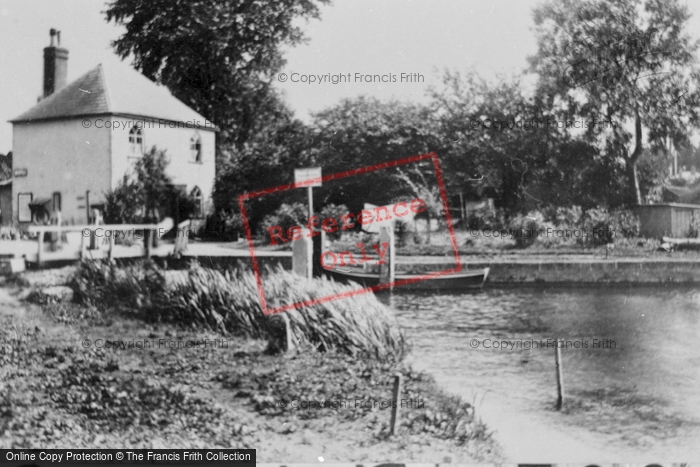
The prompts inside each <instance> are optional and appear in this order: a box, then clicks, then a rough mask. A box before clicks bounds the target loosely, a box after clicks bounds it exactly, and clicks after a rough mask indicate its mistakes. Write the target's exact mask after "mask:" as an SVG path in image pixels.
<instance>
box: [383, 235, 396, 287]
mask: <svg viewBox="0 0 700 467" xmlns="http://www.w3.org/2000/svg"><path fill="white" fill-rule="evenodd" d="M385 243H388V246H387V252H386V253H385V256H384V261H385V264H380V265H379V283H380V284H389V283H392V282H394V277H395V270H396V249H395V248H394V229H393V228H392V227H391V226H389V227H380V228H379V248H380V249H381V250H383V249H384V246H383V245H384V244H385Z"/></svg>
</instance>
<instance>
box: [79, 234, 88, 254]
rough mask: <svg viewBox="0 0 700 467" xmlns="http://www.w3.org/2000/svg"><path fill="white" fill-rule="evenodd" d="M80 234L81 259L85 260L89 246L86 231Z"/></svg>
mask: <svg viewBox="0 0 700 467" xmlns="http://www.w3.org/2000/svg"><path fill="white" fill-rule="evenodd" d="M80 233H81V235H80V259H84V258H86V257H87V254H86V251H85V250H86V249H87V246H86V245H85V230H83V231H82V232H80Z"/></svg>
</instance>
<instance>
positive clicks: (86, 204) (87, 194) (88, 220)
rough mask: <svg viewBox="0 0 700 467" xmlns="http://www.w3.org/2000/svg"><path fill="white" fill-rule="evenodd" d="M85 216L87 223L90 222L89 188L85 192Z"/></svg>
mask: <svg viewBox="0 0 700 467" xmlns="http://www.w3.org/2000/svg"><path fill="white" fill-rule="evenodd" d="M85 213H86V215H85V218H86V219H87V222H86V223H87V224H89V223H90V190H87V191H86V192H85Z"/></svg>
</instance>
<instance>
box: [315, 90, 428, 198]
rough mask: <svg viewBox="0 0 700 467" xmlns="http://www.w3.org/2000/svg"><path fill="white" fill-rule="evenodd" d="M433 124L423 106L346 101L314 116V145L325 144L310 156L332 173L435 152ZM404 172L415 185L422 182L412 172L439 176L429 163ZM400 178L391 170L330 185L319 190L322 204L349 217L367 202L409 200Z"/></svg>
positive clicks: (359, 98) (375, 172) (363, 175)
mask: <svg viewBox="0 0 700 467" xmlns="http://www.w3.org/2000/svg"><path fill="white" fill-rule="evenodd" d="M433 123H434V122H433V119H432V118H431V117H430V112H429V109H427V108H425V107H424V106H420V105H416V104H408V103H403V102H398V101H389V102H382V101H380V100H378V99H375V98H369V97H358V98H356V99H345V100H342V101H341V102H340V103H339V104H337V105H335V106H333V107H331V108H328V109H326V110H323V111H321V112H318V113H316V114H314V122H313V127H314V128H315V129H316V140H317V141H321V142H322V144H317V145H316V146H315V147H314V149H313V151H312V152H311V156H310V157H311V158H312V160H313V161H315V163H316V165H321V166H322V167H323V170H324V173H326V174H328V173H335V172H344V171H347V170H350V169H356V168H360V167H365V166H370V165H375V164H378V163H381V162H386V161H391V160H396V159H401V158H404V157H408V156H414V155H417V154H424V153H428V152H430V151H431V150H433V149H434V148H435V146H434V145H433V144H432V142H437V141H438V137H437V135H436V133H435V132H434V125H433ZM403 168H404V170H409V169H410V170H411V171H412V176H411V178H410V179H409V180H412V181H419V178H420V175H417V174H416V173H413V172H416V171H417V172H419V173H420V174H421V175H423V176H424V177H428V176H432V177H434V175H433V174H434V173H435V172H434V169H433V166H432V163H431V162H430V161H422V162H420V163H413V164H410V165H405V166H403ZM428 174H430V175H428ZM398 175H399V172H398V171H397V170H396V169H395V168H387V169H382V170H378V171H374V172H371V173H367V174H361V175H355V176H352V177H346V178H343V179H339V180H331V181H328V182H327V183H324V185H323V186H322V187H320V188H317V189H315V190H317V192H318V193H319V199H320V200H322V203H323V204H326V203H334V204H345V205H346V206H348V207H349V209H350V212H357V211H359V210H361V209H362V208H363V207H364V203H371V204H376V205H379V206H382V205H386V204H388V203H389V202H390V201H391V200H392V199H394V198H396V197H399V196H402V195H411V194H412V190H411V187H410V186H409V185H408V184H407V183H405V180H401V181H399V182H397V177H398ZM413 175H415V177H414V176H413ZM429 181H430V180H429ZM421 186H422V185H421Z"/></svg>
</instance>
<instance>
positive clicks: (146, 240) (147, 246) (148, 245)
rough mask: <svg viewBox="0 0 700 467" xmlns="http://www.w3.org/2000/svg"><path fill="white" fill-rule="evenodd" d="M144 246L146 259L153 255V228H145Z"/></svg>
mask: <svg viewBox="0 0 700 467" xmlns="http://www.w3.org/2000/svg"><path fill="white" fill-rule="evenodd" d="M143 246H144V248H145V251H144V254H145V256H146V259H149V258H150V257H151V229H144V230H143Z"/></svg>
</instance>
